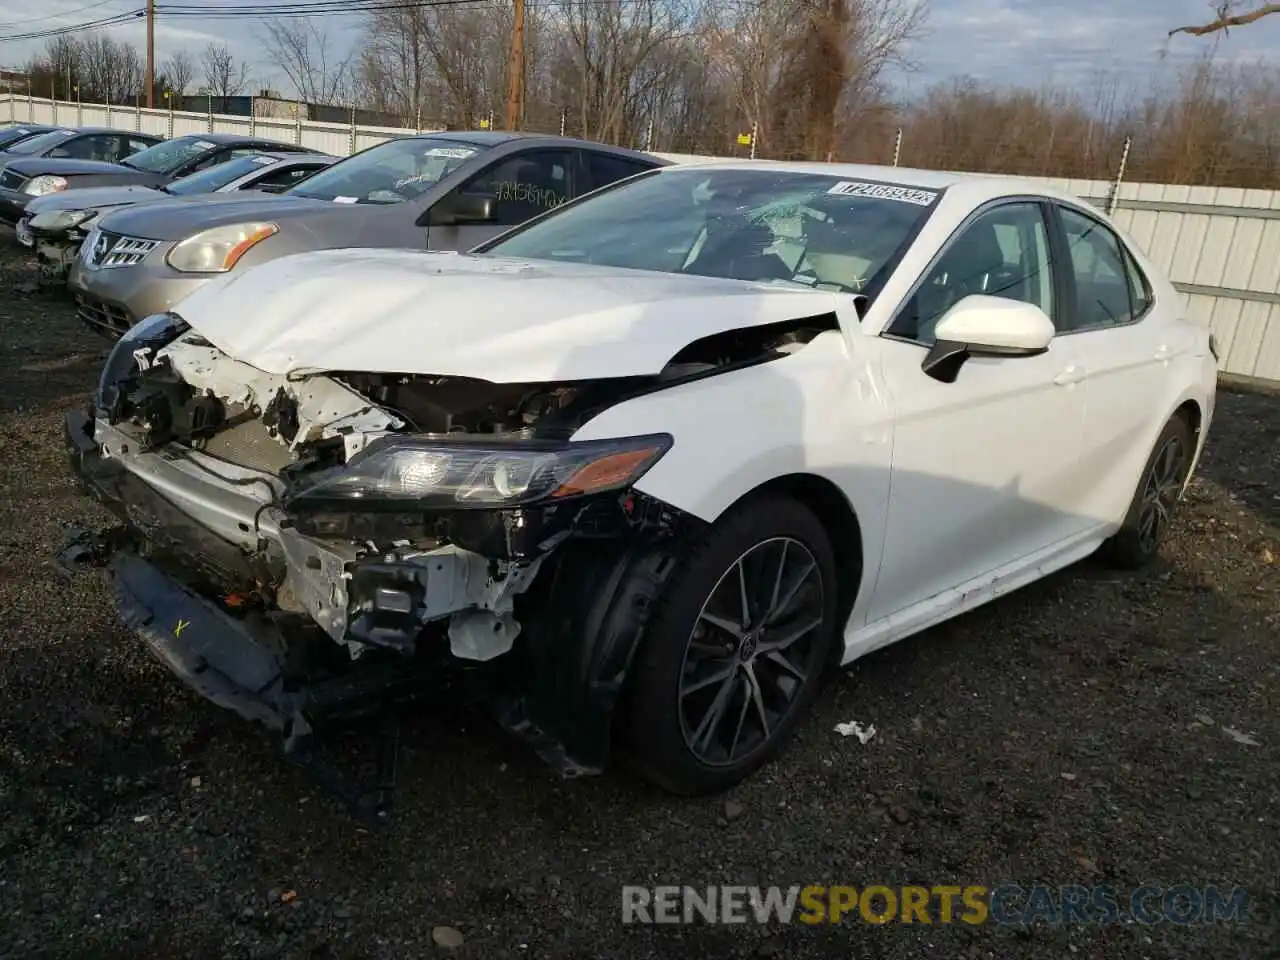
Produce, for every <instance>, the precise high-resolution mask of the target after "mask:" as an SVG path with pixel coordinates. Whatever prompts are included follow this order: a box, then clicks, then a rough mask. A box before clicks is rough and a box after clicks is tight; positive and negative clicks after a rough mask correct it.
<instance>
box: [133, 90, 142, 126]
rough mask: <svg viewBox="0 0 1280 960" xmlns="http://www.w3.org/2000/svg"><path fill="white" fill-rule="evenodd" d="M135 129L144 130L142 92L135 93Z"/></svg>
mask: <svg viewBox="0 0 1280 960" xmlns="http://www.w3.org/2000/svg"><path fill="white" fill-rule="evenodd" d="M133 129H134V130H135V131H136V132H138V133H141V132H142V94H140V93H135V94H134V95H133Z"/></svg>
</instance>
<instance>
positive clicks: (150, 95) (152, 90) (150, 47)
mask: <svg viewBox="0 0 1280 960" xmlns="http://www.w3.org/2000/svg"><path fill="white" fill-rule="evenodd" d="M155 105H156V0H147V109H148V110H151V109H154V108H155Z"/></svg>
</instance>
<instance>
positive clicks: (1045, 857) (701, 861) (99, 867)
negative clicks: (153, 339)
mask: <svg viewBox="0 0 1280 960" xmlns="http://www.w3.org/2000/svg"><path fill="white" fill-rule="evenodd" d="M18 264H19V261H18V260H17V258H15V256H14V254H13V253H11V252H8V251H5V252H4V253H2V254H0V490H2V491H3V495H2V496H0V611H3V613H4V623H3V627H2V628H0V631H2V632H0V955H4V956H23V957H34V956H50V957H54V956H58V957H130V958H139V957H178V956H183V957H214V958H219V957H249V956H254V957H257V956H280V957H291V958H303V957H311V958H339V957H341V958H347V957H350V958H383V957H385V958H402V957H420V956H425V955H431V954H432V953H433V952H439V949H440V948H438V947H436V946H433V942H432V931H433V929H434V928H436V927H439V926H446V925H447V926H450V927H453V928H455V929H456V930H457V931H460V932H461V934H462V936H463V938H464V940H465V942H464V944H463V946H462V948H461V950H460V951H459V952H458V953H459V955H461V956H473V957H486V958H497V957H504V956H512V957H580V958H587V957H608V958H622V957H642V956H699V957H701V956H707V957H711V956H715V957H729V956H745V957H754V956H795V957H802V956H814V957H842V958H852V957H862V958H875V957H883V958H908V957H910V958H919V957H948V958H949V957H1019V958H1021V957H1044V958H1049V957H1052V958H1062V957H1067V956H1080V957H1116V958H1144V957H1150V958H1161V957H1197V958H1215V960H1226V958H1228V957H1264V956H1280V953H1277V952H1276V951H1277V947H1276V944H1277V943H1280V934H1278V931H1277V925H1276V920H1277V918H1278V917H1280V709H1278V708H1277V705H1278V704H1280V660H1278V659H1277V652H1278V651H1280V566H1278V565H1277V558H1280V537H1278V535H1277V533H1278V527H1280V399H1278V398H1275V397H1268V396H1261V395H1246V394H1226V395H1224V396H1222V399H1221V408H1220V414H1219V417H1218V421H1217V423H1216V424H1215V429H1214V432H1213V440H1212V442H1211V444H1210V450H1209V456H1208V460H1207V462H1206V463H1205V464H1204V466H1203V469H1202V471H1201V479H1200V480H1199V481H1198V482H1197V483H1196V485H1195V487H1194V490H1193V492H1192V495H1191V497H1190V501H1189V503H1188V504H1187V505H1186V507H1185V509H1184V511H1183V513H1182V514H1181V518H1180V522H1179V524H1178V530H1177V535H1176V537H1175V538H1174V539H1173V542H1172V543H1171V544H1170V545H1169V547H1168V549H1167V552H1166V558H1165V562H1164V563H1163V564H1161V565H1160V566H1159V567H1158V568H1156V569H1153V570H1150V571H1148V572H1145V573H1143V574H1141V575H1137V576H1117V575H1116V574H1114V573H1113V572H1111V571H1108V570H1105V569H1102V568H1100V567H1098V566H1096V565H1093V564H1089V563H1086V564H1083V565H1080V566H1078V567H1076V568H1073V569H1071V570H1068V571H1066V572H1064V573H1062V574H1060V575H1057V576H1055V577H1053V578H1051V579H1050V580H1048V581H1047V582H1043V583H1041V584H1038V585H1036V586H1034V587H1031V588H1028V589H1026V590H1024V591H1022V592H1021V593H1019V594H1018V595H1016V596H1014V597H1011V598H1009V599H1006V600H1004V601H1002V602H999V603H996V604H993V605H992V606H990V607H989V608H987V609H984V610H982V611H979V612H977V613H976V614H974V615H970V616H967V617H965V618H963V619H962V620H960V621H958V622H955V623H953V624H951V625H947V626H945V627H942V628H940V629H935V630H932V631H929V633H928V634H926V635H924V636H921V637H919V638H916V639H914V640H911V641H907V642H904V643H902V644H899V645H897V646H896V647H895V648H892V649H890V650H888V651H886V652H884V653H882V654H878V655H876V656H874V657H871V658H869V659H868V660H867V661H865V662H863V663H862V664H860V665H859V666H858V667H857V669H856V670H854V671H853V672H851V673H849V674H848V675H846V676H844V677H842V678H841V679H840V680H838V681H837V682H835V683H834V684H833V685H832V688H831V690H830V692H829V694H828V696H827V698H826V700H825V701H824V702H823V704H822V705H821V706H820V708H819V709H818V711H817V713H816V715H815V716H814V717H813V718H812V720H811V722H809V723H807V724H806V725H805V727H804V729H803V731H802V735H801V737H800V739H799V741H798V742H797V743H795V744H794V746H793V748H792V749H791V750H790V751H789V752H788V753H787V754H786V755H785V756H784V758H783V759H782V760H781V761H779V762H778V763H776V764H774V765H773V766H771V767H770V768H768V769H767V770H765V771H764V772H763V773H762V774H761V775H759V776H758V777H756V778H755V779H754V780H753V781H752V782H751V783H749V784H748V785H746V786H744V787H743V788H741V789H739V790H738V791H736V792H735V793H734V795H733V796H732V797H731V798H728V799H729V802H728V804H727V803H726V798H719V799H708V800H699V801H692V802H691V801H680V800H674V799H671V798H668V797H666V796H662V795H659V794H657V793H655V792H653V791H650V790H648V789H646V788H644V787H643V786H641V785H639V784H637V783H636V782H634V781H633V780H631V779H628V778H627V777H625V776H623V775H621V774H618V775H611V776H607V777H604V778H599V779H595V780H591V781H584V782H575V783H561V782H558V781H556V780H555V779H553V778H552V777H551V776H550V774H549V773H548V772H547V771H546V770H545V769H544V768H543V767H541V766H540V765H539V763H538V762H537V761H536V760H534V759H532V758H531V757H530V756H529V755H527V754H526V753H525V751H524V750H523V748H521V747H519V746H517V745H514V744H512V743H509V742H508V741H507V740H506V739H505V738H504V737H503V735H501V734H500V733H499V732H497V731H495V730H494V729H492V728H491V727H490V726H489V725H488V724H487V722H484V721H482V720H480V719H479V718H476V717H472V716H469V715H461V716H459V715H457V714H452V715H451V714H450V713H448V712H444V711H436V712H434V713H431V712H424V713H423V714H422V715H420V716H415V717H414V718H413V719H412V720H411V721H410V723H409V726H408V729H407V730H406V731H405V740H406V744H407V748H406V750H405V755H404V760H403V765H402V772H401V779H402V788H401V792H400V808H399V812H398V822H397V825H396V826H395V827H394V829H392V830H391V831H388V832H379V831H374V832H369V831H365V830H363V829H360V828H358V827H357V826H356V825H355V824H354V823H353V822H352V821H351V820H350V819H349V818H348V817H347V816H346V815H345V814H344V813H343V812H341V810H339V809H338V808H336V807H335V806H334V805H333V804H332V803H331V802H330V801H329V800H328V799H326V798H325V797H324V796H322V795H320V794H319V793H318V792H317V791H316V790H315V789H314V788H312V787H311V786H310V785H309V784H308V783H307V782H306V781H304V780H303V779H302V778H301V777H300V776H299V774H298V773H297V772H296V771H293V770H291V769H289V768H287V767H285V766H284V765H282V764H281V763H280V761H279V759H278V756H277V755H276V754H275V753H274V752H273V745H272V744H270V743H269V742H268V741H266V740H265V739H264V738H262V737H260V736H259V735H258V734H257V733H256V732H255V731H253V730H251V729H249V728H248V727H247V726H246V725H244V724H242V723H241V722H240V721H238V720H237V719H235V718H234V717H232V716H230V715H226V714H223V713H222V712H220V711H219V710H217V709H216V708H214V707H212V706H209V705H207V704H205V703H204V702H203V701H201V700H199V699H197V698H196V697H195V696H194V695H191V694H188V693H187V692H186V691H185V690H184V689H183V688H182V687H180V685H179V684H178V683H177V682H176V681H173V680H172V679H171V678H170V677H169V675H168V674H167V673H166V672H165V671H164V670H162V669H161V668H160V667H159V666H157V665H156V664H155V663H153V662H152V661H151V660H150V659H149V658H148V656H147V655H145V654H144V653H143V651H142V650H141V649H140V647H139V646H138V644H137V643H136V642H134V641H132V640H131V639H130V638H129V637H127V636H126V635H125V634H124V633H123V632H122V631H121V630H120V629H119V628H118V627H117V625H116V622H115V619H114V616H113V612H112V608H111V605H110V603H109V599H108V591H107V584H106V582H105V579H103V578H101V577H99V576H97V575H88V576H85V577H81V578H78V579H76V580H75V581H74V582H72V581H69V580H67V579H66V578H64V577H63V576H62V575H61V574H60V573H59V572H58V570H57V568H56V567H54V566H53V565H51V563H50V558H51V556H52V555H53V554H54V553H55V551H56V549H57V548H58V547H59V546H60V544H61V543H62V540H63V538H64V536H65V535H66V533H67V531H68V530H69V529H72V528H75V527H78V526H83V525H85V524H87V523H94V522H99V521H101V520H102V519H103V518H102V517H100V516H99V515H98V514H97V513H96V512H95V509H94V508H93V507H91V506H89V505H88V504H86V502H85V501H83V500H81V499H80V498H79V497H78V496H77V495H76V494H75V493H74V492H73V489H72V486H71V484H70V482H69V479H68V475H67V472H66V469H65V466H64V463H63V459H62V453H61V447H60V440H59V437H60V417H61V415H62V413H63V411H64V410H65V409H66V408H67V407H69V406H70V405H73V404H78V403H81V402H82V399H83V398H84V396H85V395H86V392H87V390H88V389H89V386H90V384H91V383H92V381H93V378H94V377H95V376H96V373H97V368H98V366H99V364H100V362H101V359H102V357H103V355H104V348H103V347H102V346H101V345H100V344H99V343H98V342H97V341H95V340H94V339H93V338H92V336H91V335H90V334H88V333H87V332H83V331H82V330H81V329H80V328H79V326H78V325H77V323H76V322H75V321H74V319H73V317H72V313H71V310H70V309H69V307H68V306H67V305H65V304H63V303H60V302H58V301H56V300H53V299H50V298H48V297H45V296H42V295H35V294H30V295H29V294H25V293H21V292H18V289H21V286H22V282H23V281H25V280H26V279H27V278H28V277H29V276H30V274H29V273H24V272H23V270H22V268H21V267H20V266H19V265H18ZM15 284H17V285H18V287H17V288H15ZM849 719H858V720H861V721H863V722H870V723H874V724H875V726H876V728H877V730H878V731H879V732H878V734H877V735H876V737H875V738H874V739H873V740H871V741H870V742H869V743H868V744H866V745H865V746H864V745H860V744H859V743H858V741H857V739H856V738H848V739H846V738H842V737H840V736H838V735H836V733H834V732H833V727H834V725H835V724H836V723H837V722H838V721H842V720H849ZM1226 728H1229V729H1230V730H1231V731H1235V732H1236V733H1237V734H1239V736H1235V737H1233V736H1232V734H1231V733H1230V732H1228V729H1226ZM1241 741H1244V742H1241ZM1002 881H1011V882H1016V883H1019V884H1021V885H1023V886H1029V885H1031V884H1034V883H1037V882H1040V883H1049V884H1055V885H1056V884H1070V883H1081V884H1085V885H1092V884H1099V883H1102V884H1110V885H1112V886H1114V887H1115V888H1116V889H1117V890H1118V891H1120V892H1121V896H1122V897H1124V896H1126V895H1127V892H1128V891H1131V890H1132V889H1134V888H1136V887H1138V886H1139V885H1141V884H1143V883H1146V882H1153V883H1156V884H1161V885H1165V886H1168V885H1172V884H1176V883H1190V884H1194V885H1206V884H1220V885H1225V886H1226V887H1228V888H1229V887H1231V886H1232V885H1237V884H1238V885H1241V886H1244V887H1246V888H1247V889H1248V891H1249V896H1250V904H1249V908H1248V917H1247V920H1248V922H1247V923H1245V924H1244V925H1234V924H1216V925H1205V924H1197V925H1194V926H1189V927H1186V926H1176V925H1172V924H1167V923H1166V924H1163V925H1159V926H1142V925H1138V924H1119V925H1114V926H1110V927H1106V928H1101V929H1100V928H1097V927H1083V926H1076V927H1057V928H1051V927H1048V926H1037V927H1035V928H1033V929H1030V930H1023V931H1019V930H1015V929H1012V928H1007V927H1006V928H997V926H996V925H994V924H988V925H986V926H982V927H969V926H966V925H964V924H952V925H949V926H939V925H934V926H921V925H918V924H917V925H914V926H903V925H900V924H892V925H888V926H883V927H876V926H870V925H867V924H864V923H861V922H860V921H858V920H856V919H846V921H845V922H844V923H843V924H842V925H841V926H839V927H837V928H830V927H828V928H825V929H814V928H810V927H806V926H803V925H794V926H788V927H783V926H778V925H771V926H766V927H760V926H758V925H756V924H755V923H751V924H748V925H745V926H738V927H726V926H708V925H695V926H684V927H681V926H662V927H647V928H641V927H623V926H622V925H621V923H620V915H621V913H620V887H621V885H622V884H624V883H639V884H663V883H674V884H680V883H687V884H693V885H698V886H702V885H706V884H711V883H717V884H719V883H741V884H771V883H777V884H783V885H787V884H792V883H828V884H829V883H849V884H855V885H859V886H861V885H864V884H868V883H876V882H879V883H885V884H889V885H891V886H893V885H898V884H903V883H910V882H920V883H924V884H930V885H932V884H957V885H965V884H984V885H987V886H989V887H990V886H995V885H997V884H999V883H1000V882H1002Z"/></svg>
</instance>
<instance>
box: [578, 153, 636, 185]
mask: <svg viewBox="0 0 1280 960" xmlns="http://www.w3.org/2000/svg"><path fill="white" fill-rule="evenodd" d="M652 169H653V164H648V163H639V162H637V161H635V160H628V159H627V158H625V157H615V156H612V155H611V154H607V153H588V154H587V190H596V189H598V188H600V187H607V186H608V185H609V184H611V183H615V182H617V181H618V180H625V179H626V178H627V177H631V176H634V175H635V174H637V173H643V172H644V171H646V170H652ZM587 190H584V191H582V192H583V193H586V192H587Z"/></svg>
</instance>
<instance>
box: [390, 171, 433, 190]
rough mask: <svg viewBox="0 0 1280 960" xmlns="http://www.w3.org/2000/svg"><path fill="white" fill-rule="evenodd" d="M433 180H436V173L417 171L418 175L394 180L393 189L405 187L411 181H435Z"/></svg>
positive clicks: (411, 182)
mask: <svg viewBox="0 0 1280 960" xmlns="http://www.w3.org/2000/svg"><path fill="white" fill-rule="evenodd" d="M435 182H436V175H435V174H434V173H419V174H418V175H416V176H413V177H401V178H400V179H399V180H397V181H396V182H395V189H397V190H399V189H400V188H401V187H407V186H409V185H410V184H413V183H435Z"/></svg>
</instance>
